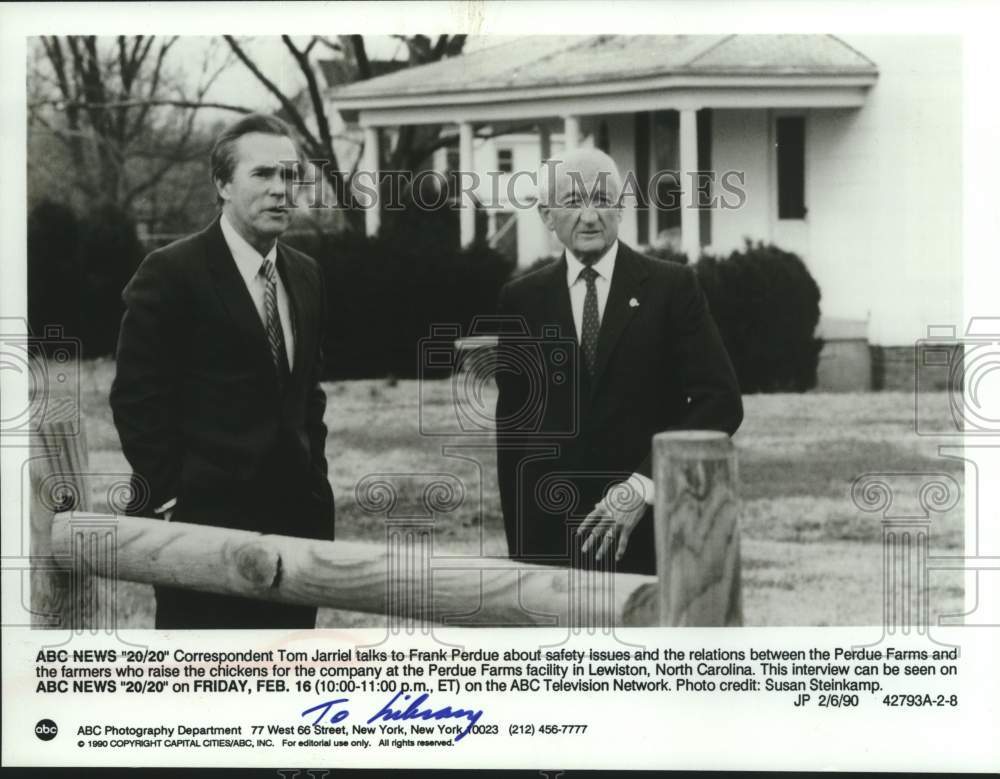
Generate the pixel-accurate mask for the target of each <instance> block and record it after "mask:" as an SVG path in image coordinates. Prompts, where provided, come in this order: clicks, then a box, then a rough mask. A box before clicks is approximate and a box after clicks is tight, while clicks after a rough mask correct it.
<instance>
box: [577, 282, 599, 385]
mask: <svg viewBox="0 0 1000 779" xmlns="http://www.w3.org/2000/svg"><path fill="white" fill-rule="evenodd" d="M598 275H599V274H598V273H597V271H596V270H594V269H593V268H592V267H591V266H590V265H587V266H586V267H584V269H583V270H582V271H580V278H582V279H583V280H584V281H585V282H587V296H586V297H585V298H584V299H583V330H582V332H581V333H580V347H581V348H582V349H583V359H584V361H585V362H586V363H587V372H588V373H589V374H590V375H591V376H593V375H594V366H595V365H596V364H597V336H598V335H599V334H600V331H601V320H600V318H599V316H598V313H597V276H598Z"/></svg>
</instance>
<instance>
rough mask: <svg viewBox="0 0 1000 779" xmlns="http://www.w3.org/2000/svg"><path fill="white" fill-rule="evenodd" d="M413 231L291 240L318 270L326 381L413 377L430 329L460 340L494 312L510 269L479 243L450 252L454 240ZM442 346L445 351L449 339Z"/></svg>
mask: <svg viewBox="0 0 1000 779" xmlns="http://www.w3.org/2000/svg"><path fill="white" fill-rule="evenodd" d="M427 216H428V217H430V216H431V215H427ZM412 224H413V229H411V230H407V231H402V230H399V231H396V230H394V231H393V232H392V233H391V234H389V235H385V234H384V233H383V234H382V235H380V236H378V237H376V238H367V237H365V236H363V235H359V234H357V233H339V234H327V235H322V236H320V235H314V236H309V237H304V236H297V237H294V238H292V239H290V241H289V242H290V243H293V244H294V245H295V246H296V247H297V248H299V249H301V250H302V251H305V252H306V253H307V254H310V255H312V256H313V257H314V258H316V260H317V261H319V262H320V264H321V265H322V267H323V271H324V277H325V283H326V289H327V300H328V304H329V312H330V321H329V329H328V335H327V339H326V378H330V379H347V378H373V377H383V376H387V375H392V376H394V377H414V376H417V375H418V374H419V368H418V359H419V342H420V340H421V339H422V338H427V337H429V336H430V335H431V331H432V327H433V326H435V325H459V326H460V332H461V333H462V334H467V329H468V327H469V325H470V323H471V321H472V320H473V318H475V317H476V316H481V315H492V314H494V313H495V312H496V301H497V297H498V295H499V292H500V287H501V286H502V285H503V283H504V282H505V281H506V280H507V278H508V277H509V276H510V271H511V265H510V262H509V261H508V260H507V259H505V258H504V257H503V256H502V255H500V254H499V253H497V252H495V251H493V250H492V249H490V248H489V247H488V246H486V245H485V244H483V243H477V244H473V245H472V246H471V247H469V248H468V249H464V250H459V249H457V248H454V246H455V243H457V240H456V241H454V242H450V241H447V240H443V239H442V235H441V233H440V232H436V230H435V220H434V219H433V218H428V219H427V220H425V221H424V223H423V224H422V225H420V223H418V222H417V221H414V222H413V223H412ZM442 345H443V346H444V347H445V348H450V346H451V339H445V340H444V341H443V343H442ZM451 359H453V355H452V358H451ZM445 364H449V363H448V360H445ZM436 374H440V375H447V370H446V369H444V370H440V371H437V372H436ZM424 375H428V374H426V373H425V374H424Z"/></svg>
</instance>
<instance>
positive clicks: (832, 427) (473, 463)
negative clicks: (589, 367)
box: [81, 360, 964, 640]
mask: <svg viewBox="0 0 1000 779" xmlns="http://www.w3.org/2000/svg"><path fill="white" fill-rule="evenodd" d="M113 371H114V365H113V363H112V362H111V361H110V360H96V361H90V362H87V363H85V364H84V366H83V372H82V377H81V378H82V400H83V409H84V414H85V419H86V432H87V436H88V442H89V448H90V468H91V471H92V472H96V473H108V474H114V473H119V474H120V473H125V472H128V464H127V463H126V461H125V458H124V457H123V455H122V453H121V450H120V448H119V444H118V436H117V434H116V432H115V429H114V426H113V424H112V421H111V411H110V408H109V407H108V401H107V393H108V388H109V387H110V384H111V378H112V376H113ZM325 388H326V391H327V396H328V398H329V402H328V405H327V415H326V422H327V425H328V426H329V428H330V435H329V437H328V439H327V457H328V458H329V462H330V473H331V477H330V478H331V481H332V483H333V489H334V494H335V495H336V500H337V537H338V538H340V539H355V540H359V539H360V540H371V541H381V540H383V539H384V538H385V529H384V521H385V515H384V513H381V514H379V513H373V512H369V511H366V510H365V509H364V508H363V507H362V506H361V505H359V503H358V501H357V499H356V497H355V488H356V486H357V485H358V483H359V482H360V481H361V479H363V478H364V477H365V476H367V475H370V474H396V475H395V476H393V477H392V478H391V481H392V483H393V484H395V485H398V489H399V499H398V502H397V504H396V506H395V509H394V513H395V515H396V516H415V515H419V514H420V513H422V512H423V503H422V495H423V490H424V488H425V487H426V485H427V483H428V481H430V480H431V479H430V477H428V476H427V474H451V475H452V476H453V477H455V478H456V479H458V480H459V481H460V482H461V484H462V487H463V489H464V500H463V501H461V503H460V505H459V506H458V507H457V508H456V509H455V510H453V511H450V512H448V513H446V514H442V515H438V516H436V517H435V553H441V554H447V553H449V552H450V553H459V552H460V553H463V554H468V553H470V552H478V553H482V554H487V555H503V554H505V552H506V545H505V543H504V538H503V525H502V519H501V516H500V507H499V500H498V497H497V485H496V473H495V455H494V451H493V446H492V442H491V440H490V439H489V437H488V436H482V435H480V436H477V437H474V438H466V437H462V436H458V435H451V436H449V435H439V436H430V435H424V434H422V432H421V429H422V428H421V422H422V424H423V431H424V432H426V431H428V430H434V431H448V430H455V429H457V421H456V419H455V412H454V406H453V404H452V402H451V392H452V386H451V382H450V381H449V380H442V381H436V382H424V383H423V384H422V385H421V384H420V383H418V382H416V381H400V382H398V383H395V384H390V383H388V382H386V381H378V380H372V381H350V382H336V383H331V384H327V385H325ZM924 400H926V401H927V402H928V403H930V404H933V407H935V408H939V409H940V410H941V415H942V417H943V416H944V415H945V414H947V410H946V403H945V398H944V396H943V394H942V395H937V396H935V395H927V396H922V397H921V402H923V401H924ZM744 403H745V406H746V418H745V421H744V423H743V426H742V428H741V429H740V431H739V432H738V433H737V434H736V436H735V439H734V440H735V443H736V446H737V449H738V451H739V467H740V482H741V494H742V498H743V513H742V520H741V522H742V525H741V527H742V551H743V565H742V570H743V598H744V615H745V620H746V624H748V625H865V624H867V625H876V624H880V623H881V615H882V568H883V566H882V545H881V537H882V525H881V519H882V518H881V515H879V514H869V513H864V512H862V511H860V510H859V509H858V508H857V507H856V506H855V505H854V503H853V502H852V500H851V484H852V483H853V482H854V480H855V479H856V478H857V477H858V476H860V475H862V474H865V473H869V472H881V473H885V472H903V473H906V472H915V473H925V472H942V471H943V472H947V473H951V474H952V475H954V476H955V478H956V479H957V480H958V482H959V484H962V483H963V482H962V475H961V474H962V464H961V462H959V461H956V460H950V459H946V458H942V457H940V456H938V455H937V448H938V446H939V445H940V444H942V443H946V441H945V440H944V439H934V438H927V437H923V436H918V435H916V434H915V433H914V432H913V398H912V396H909V395H906V394H901V393H866V394H805V395H755V396H747V397H746V398H744ZM477 405H480V404H477ZM492 405H493V396H492V395H491V394H490V392H489V391H487V392H484V395H483V397H482V398H481V407H482V408H483V409H491V408H492ZM461 444H467V445H468V447H467V448H462V449H460V450H457V449H455V447H456V445H461ZM111 478H112V477H110V476H109V477H108V482H109V483H110V480H111ZM92 485H93V486H92V489H93V493H92V499H93V501H94V503H95V510H98V511H100V510H102V509H103V506H102V505H101V503H102V501H103V500H104V493H105V491H106V489H107V484H102V482H101V480H100V479H96V480H95V481H93V482H92ZM963 523H964V519H963V506H962V503H961V502H960V503H959V504H958V505H957V506H956V507H954V508H953V509H951V510H949V511H948V512H946V513H943V514H935V515H934V516H933V517H932V521H931V531H930V532H931V541H930V546H931V554H932V555H933V554H935V553H943V552H949V553H952V554H954V553H956V552H958V551H959V550H961V549H962V544H963V540H962V539H963ZM930 587H931V595H930V597H931V601H930V603H931V618H932V620H935V619H936V615H937V614H946V613H958V612H960V611H962V605H963V604H962V600H963V591H962V577H961V574H960V573H957V572H956V573H941V572H932V573H931V576H930ZM152 608H153V600H152V590H151V588H149V587H147V586H145V585H137V584H129V583H122V585H121V589H120V590H119V623H118V624H119V626H120V627H151V626H152ZM377 624H381V623H380V619H379V618H378V617H372V616H369V615H364V616H362V615H357V614H353V613H347V612H336V611H331V610H323V611H321V612H320V617H319V625H320V626H321V627H334V626H347V625H350V626H359V625H377ZM876 638H877V636H876ZM873 640H874V639H873Z"/></svg>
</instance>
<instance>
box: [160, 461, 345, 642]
mask: <svg viewBox="0 0 1000 779" xmlns="http://www.w3.org/2000/svg"><path fill="white" fill-rule="evenodd" d="M227 493H228V494H227ZM171 521H173V522H189V523H193V524H197V525H215V526H218V527H228V528H234V529H239V530H251V531H256V532H259V533H269V534H280V535H288V536H299V537H306V538H332V537H333V531H332V522H333V516H332V508H331V506H330V505H329V504H328V503H327V502H324V501H323V500H322V499H321V496H318V495H316V494H315V493H314V492H313V491H312V490H311V489H310V485H309V481H308V477H307V476H306V475H305V474H303V473H302V472H301V471H299V472H294V471H292V470H291V469H290V467H289V461H288V459H287V458H283V457H282V455H281V453H280V452H275V453H274V455H273V456H272V457H270V458H268V460H267V462H266V463H265V464H264V468H263V469H262V471H261V474H260V475H259V476H258V477H257V478H255V479H253V480H251V481H250V482H248V483H246V484H244V485H240V488H239V489H230V490H227V491H222V490H219V491H218V492H215V493H213V492H210V491H208V490H205V491H202V492H199V493H196V494H187V495H182V496H180V497H179V499H178V504H177V508H176V509H175V511H174V513H173V515H172V516H171ZM154 590H155V593H156V628H157V629H160V630H169V629H189V630H206V629H214V628H220V629H225V628H230V629H238V628H259V629H266V628H292V629H295V628H299V629H301V628H306V629H311V628H314V627H315V626H316V608H315V607H313V606H293V605H289V604H284V603H274V602H271V601H263V600H257V599H254V598H242V597H237V596H232V595H217V594H214V593H204V592H195V591H193V590H183V589H179V588H176V587H159V586H158V587H155V588H154Z"/></svg>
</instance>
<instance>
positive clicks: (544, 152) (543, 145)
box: [517, 120, 552, 267]
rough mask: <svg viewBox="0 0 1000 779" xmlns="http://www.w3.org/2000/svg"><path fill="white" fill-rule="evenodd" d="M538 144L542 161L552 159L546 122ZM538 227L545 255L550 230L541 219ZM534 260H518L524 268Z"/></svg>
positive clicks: (524, 258)
mask: <svg viewBox="0 0 1000 779" xmlns="http://www.w3.org/2000/svg"><path fill="white" fill-rule="evenodd" d="M538 144H539V151H541V161H542V162H543V163H544V162H545V161H546V160H548V159H551V157H552V133H551V132H549V126H548V125H547V124H546V123H545V120H542V123H541V124H539V125H538ZM538 183H539V184H540V183H541V182H540V181H539V182H538ZM538 227H539V229H540V230H541V233H542V240H541V242H540V243H539V246H541V247H542V250H541V254H543V255H544V254H547V253H548V245H549V240H550V236H551V233H550V232H549V228H548V227H546V226H545V222H543V221H542V220H541V219H539V220H538ZM534 260H535V258H534V257H520V256H519V257H518V258H517V262H518V264H519V265H521V266H524V267H526V266H528V265H530V264H531V263H532V262H534Z"/></svg>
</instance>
